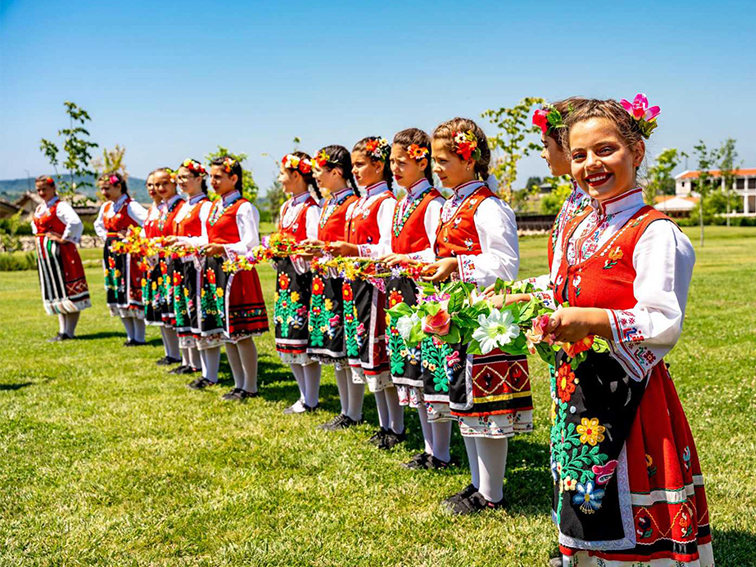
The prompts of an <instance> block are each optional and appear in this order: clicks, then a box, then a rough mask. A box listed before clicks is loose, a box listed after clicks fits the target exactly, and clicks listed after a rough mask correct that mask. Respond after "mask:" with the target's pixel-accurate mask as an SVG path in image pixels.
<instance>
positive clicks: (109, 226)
mask: <svg viewBox="0 0 756 567" xmlns="http://www.w3.org/2000/svg"><path fill="white" fill-rule="evenodd" d="M129 203H131V197H126V201H125V202H124V203H123V205H122V206H121V209H120V210H119V211H118V212H117V213H116V214H115V215H113V216H112V217H108V216H107V214H108V213H109V212H110V210H111V209H112V208H113V201H108V202H107V203H105V204H104V205H103V207H105V210H104V211H103V215H102V222H103V224H104V225H105V230H107V231H108V232H110V233H116V232H120V231H122V230H128V228H129V227H130V226H139V221H137V220H136V219H132V218H131V217H130V216H129Z"/></svg>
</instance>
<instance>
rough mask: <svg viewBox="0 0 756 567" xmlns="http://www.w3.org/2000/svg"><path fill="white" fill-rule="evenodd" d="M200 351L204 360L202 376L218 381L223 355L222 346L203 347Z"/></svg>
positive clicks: (202, 360)
mask: <svg viewBox="0 0 756 567" xmlns="http://www.w3.org/2000/svg"><path fill="white" fill-rule="evenodd" d="M199 353H200V360H201V362H202V376H203V377H204V378H207V379H208V380H210V381H211V382H217V381H218V367H219V366H220V356H221V349H220V347H212V348H207V349H203V350H201V351H199Z"/></svg>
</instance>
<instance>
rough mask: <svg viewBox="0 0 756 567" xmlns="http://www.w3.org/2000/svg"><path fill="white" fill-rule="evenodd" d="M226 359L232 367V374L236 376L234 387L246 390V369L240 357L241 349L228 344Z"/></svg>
mask: <svg viewBox="0 0 756 567" xmlns="http://www.w3.org/2000/svg"><path fill="white" fill-rule="evenodd" d="M226 357H227V358H228V364H229V366H231V374H233V376H234V387H235V388H236V389H237V390H243V389H244V367H243V366H242V363H241V358H240V357H239V348H238V347H237V346H236V345H235V344H234V343H226Z"/></svg>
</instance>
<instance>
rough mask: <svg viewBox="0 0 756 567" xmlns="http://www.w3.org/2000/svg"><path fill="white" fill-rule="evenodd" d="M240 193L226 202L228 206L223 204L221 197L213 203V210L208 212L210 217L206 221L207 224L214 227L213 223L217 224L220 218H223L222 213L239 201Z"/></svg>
mask: <svg viewBox="0 0 756 567" xmlns="http://www.w3.org/2000/svg"><path fill="white" fill-rule="evenodd" d="M241 198H242V196H241V193H237V194H236V195H234V196H233V197H232V198H231V199H230V200H229V202H228V204H225V203H224V202H223V197H221V198H220V199H218V200H217V201H215V204H214V205H213V210H212V211H210V217H209V218H208V219H207V222H208V224H209V225H210V226H215V223H217V222H218V221H219V220H220V218H221V217H222V216H223V213H224V212H226V209H228V208H229V207H231V205H233V204H234V203H236V201H238V200H239V199H241Z"/></svg>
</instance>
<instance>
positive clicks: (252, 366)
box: [236, 337, 257, 394]
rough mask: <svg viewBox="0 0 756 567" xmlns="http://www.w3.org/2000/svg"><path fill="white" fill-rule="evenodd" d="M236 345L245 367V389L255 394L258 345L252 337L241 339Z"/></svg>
mask: <svg viewBox="0 0 756 567" xmlns="http://www.w3.org/2000/svg"><path fill="white" fill-rule="evenodd" d="M236 346H237V348H238V349H239V358H241V363H242V366H243V367H244V390H245V391H247V392H249V393H250V394H255V393H257V346H256V345H255V341H254V339H253V338H252V337H249V338H246V339H242V340H240V341H239V342H238V343H236Z"/></svg>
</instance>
